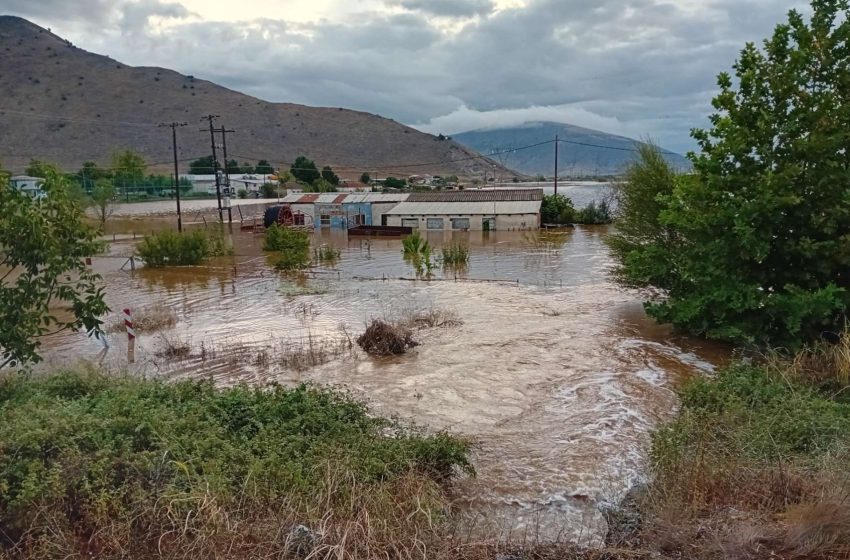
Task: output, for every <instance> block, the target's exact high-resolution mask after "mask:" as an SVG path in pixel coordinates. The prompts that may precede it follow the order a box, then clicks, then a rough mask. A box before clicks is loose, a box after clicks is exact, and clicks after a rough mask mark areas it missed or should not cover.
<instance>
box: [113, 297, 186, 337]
mask: <svg viewBox="0 0 850 560" xmlns="http://www.w3.org/2000/svg"><path fill="white" fill-rule="evenodd" d="M176 324H177V314H176V313H175V312H174V310H173V309H172V308H171V307H168V306H167V305H166V304H164V303H162V302H157V303H154V304H153V305H146V306H144V307H142V308H139V309H136V310H133V328H134V329H135V331H136V332H137V333H152V332H156V331H161V330H164V329H170V328H172V327H173V326H174V325H176ZM124 331H125V327H124V318H123V316H118V317H115V318H114V319H113V321H112V322H110V323H109V326H108V327H107V328H106V332H109V333H115V332H124Z"/></svg>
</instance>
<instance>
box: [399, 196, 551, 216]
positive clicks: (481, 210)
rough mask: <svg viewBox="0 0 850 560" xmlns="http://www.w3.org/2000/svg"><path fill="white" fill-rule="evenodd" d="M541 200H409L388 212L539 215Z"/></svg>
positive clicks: (400, 213) (406, 213)
mask: <svg viewBox="0 0 850 560" xmlns="http://www.w3.org/2000/svg"><path fill="white" fill-rule="evenodd" d="M540 204H541V201H539V200H505V201H492V202H414V201H412V200H410V199H408V201H407V202H402V203H401V204H399V205H398V206H396V207H395V208H393V209H392V210H390V211H388V212H386V214H387V215H391V216H472V215H476V216H478V215H485V216H487V215H494V216H495V215H497V214H538V213H540Z"/></svg>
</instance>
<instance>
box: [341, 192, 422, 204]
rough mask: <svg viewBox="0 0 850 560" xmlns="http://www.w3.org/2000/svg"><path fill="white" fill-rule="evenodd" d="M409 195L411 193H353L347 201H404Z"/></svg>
mask: <svg viewBox="0 0 850 560" xmlns="http://www.w3.org/2000/svg"><path fill="white" fill-rule="evenodd" d="M409 196H410V193H351V194H349V195H348V197H346V199H345V202H346V204H347V203H349V202H351V203H359V202H404V201H405V200H407V197H409Z"/></svg>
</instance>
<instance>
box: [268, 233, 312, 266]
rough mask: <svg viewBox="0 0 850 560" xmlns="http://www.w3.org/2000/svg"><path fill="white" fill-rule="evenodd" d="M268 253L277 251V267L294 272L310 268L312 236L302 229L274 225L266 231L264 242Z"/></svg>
mask: <svg viewBox="0 0 850 560" xmlns="http://www.w3.org/2000/svg"><path fill="white" fill-rule="evenodd" d="M263 249H264V250H266V251H277V252H279V253H280V254H279V256H278V257H277V260H276V261H275V267H276V268H278V269H279V270H284V271H287V272H293V271H297V270H302V269H304V268H307V267H308V266H310V235H309V234H308V233H307V232H306V231H302V230H300V229H292V228H288V227H285V226H281V225H278V224H273V225H272V226H271V227H270V228H268V229H267V230H266V238H265V241H264V242H263Z"/></svg>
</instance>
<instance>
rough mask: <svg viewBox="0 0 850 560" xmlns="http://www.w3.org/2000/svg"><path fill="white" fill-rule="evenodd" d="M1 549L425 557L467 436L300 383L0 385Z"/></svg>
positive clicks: (27, 381) (60, 553) (66, 380)
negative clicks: (414, 425) (425, 429)
mask: <svg viewBox="0 0 850 560" xmlns="http://www.w3.org/2000/svg"><path fill="white" fill-rule="evenodd" d="M0 448H2V449H4V450H10V451H11V450H13V452H6V453H2V454H0V488H2V492H3V494H2V495H3V499H2V500H0V556H3V555H9V556H10V557H29V558H60V557H61V558H65V557H77V556H80V557H81V556H90V557H97V558H130V557H133V558H152V557H157V558H187V559H188V558H212V557H215V558H249V557H250V558H304V557H306V556H308V555H309V556H310V557H311V558H338V559H354V558H358V559H361V558H362V559H373V558H375V559H376V558H386V557H388V556H390V557H404V558H425V557H426V556H428V555H426V554H425V553H424V551H425V550H432V549H433V546H435V545H436V543H437V540H438V538H439V535H440V532H441V531H442V530H443V527H444V525H445V522H446V520H447V518H446V517H445V514H444V512H446V511H448V500H447V497H446V494H445V491H444V487H443V486H442V485H443V484H444V483H445V482H446V481H448V480H449V479H451V478H453V477H454V476H456V474H457V473H458V472H459V471H461V470H462V471H466V472H469V473H471V472H472V467H471V466H470V464H469V461H468V459H467V453H468V450H469V444H468V443H467V442H466V441H464V440H461V439H458V438H456V437H454V436H451V435H448V434H446V433H437V434H434V435H426V434H424V433H422V432H420V431H418V430H415V429H411V428H408V427H404V426H402V425H400V424H398V423H396V422H392V421H389V420H386V419H383V418H379V417H376V416H373V415H371V414H369V412H368V410H367V409H366V407H365V406H364V405H362V404H360V403H358V402H355V401H353V400H352V399H351V398H350V397H348V396H346V395H344V394H341V393H338V392H334V391H330V390H325V389H318V388H314V387H309V386H303V385H302V386H300V387H297V388H293V389H286V388H283V387H280V386H270V387H267V388H249V387H245V386H239V387H235V388H232V389H219V388H216V387H215V386H213V384H212V383H211V382H197V381H184V382H180V383H175V384H165V383H162V382H159V381H151V380H143V379H138V378H132V377H109V376H106V375H103V374H100V373H96V372H83V373H80V372H63V373H59V374H57V375H54V376H51V377H47V378H27V377H23V376H11V377H6V378H4V379H3V380H2V381H1V382H0Z"/></svg>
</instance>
